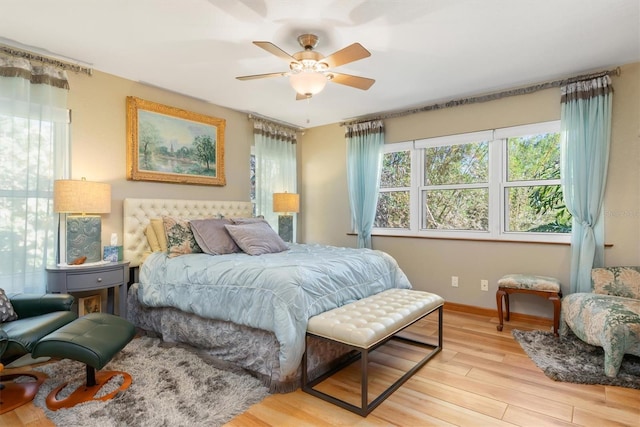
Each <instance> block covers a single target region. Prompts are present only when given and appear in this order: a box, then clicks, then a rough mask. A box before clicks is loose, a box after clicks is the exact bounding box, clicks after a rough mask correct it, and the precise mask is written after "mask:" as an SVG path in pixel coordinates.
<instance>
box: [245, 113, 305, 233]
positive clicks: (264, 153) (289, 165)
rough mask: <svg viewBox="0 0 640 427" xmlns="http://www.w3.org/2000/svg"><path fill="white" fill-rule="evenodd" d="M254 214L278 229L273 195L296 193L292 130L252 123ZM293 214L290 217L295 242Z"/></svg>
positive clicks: (261, 121) (265, 122)
mask: <svg viewBox="0 0 640 427" xmlns="http://www.w3.org/2000/svg"><path fill="white" fill-rule="evenodd" d="M253 136H254V153H255V160H256V165H255V177H256V184H255V185H256V186H255V203H256V215H262V216H264V217H265V219H266V220H267V221H268V222H269V224H270V225H271V227H272V228H273V229H274V230H278V214H277V213H275V212H273V193H284V192H287V193H297V192H298V191H297V190H298V188H297V182H298V181H297V168H296V139H297V135H296V131H295V130H294V129H289V128H285V127H283V126H280V125H277V124H274V123H270V122H267V121H263V120H257V119H254V121H253ZM296 219H297V214H295V213H294V214H293V236H294V240H293V241H294V242H295V236H296V222H297V221H296Z"/></svg>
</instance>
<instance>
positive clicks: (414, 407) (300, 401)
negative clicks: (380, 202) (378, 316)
mask: <svg viewBox="0 0 640 427" xmlns="http://www.w3.org/2000/svg"><path fill="white" fill-rule="evenodd" d="M432 317H433V316H432ZM433 320H435V318H434V319H433ZM433 320H432V319H427V320H425V321H422V322H420V323H419V324H418V325H417V326H416V327H415V328H414V330H413V333H415V334H426V335H432V334H433V333H434V332H435V323H434V322H433ZM496 324H497V318H496V317H495V316H487V315H481V314H469V313H463V312H459V311H456V310H455V309H454V310H452V309H446V310H445V314H444V345H443V347H444V349H443V350H442V352H440V353H439V354H438V355H437V356H436V357H434V358H433V359H432V360H431V361H430V362H429V363H428V364H427V365H426V366H425V367H423V368H422V369H421V370H420V371H418V372H417V373H416V374H415V375H414V376H413V377H412V378H411V379H410V380H409V381H407V382H406V383H405V384H404V385H403V386H402V387H401V388H400V389H399V390H397V391H396V392H395V393H393V394H392V395H391V396H390V397H389V398H388V399H387V400H386V401H385V402H383V403H382V404H381V405H380V406H379V407H378V408H376V409H375V410H374V411H373V412H372V413H371V414H370V415H369V416H368V417H366V418H362V417H360V416H358V415H355V414H353V413H351V412H349V411H346V410H344V409H341V408H339V407H337V406H335V405H332V404H330V403H327V402H324V401H322V400H320V399H318V398H315V397H313V396H311V395H309V394H306V393H303V392H301V391H300V390H298V391H296V392H294V393H288V394H275V395H271V396H269V397H267V398H266V399H264V400H263V401H262V402H260V403H258V404H255V405H253V406H252V407H251V408H249V409H248V410H247V411H246V412H244V413H243V414H241V415H239V416H237V417H236V418H234V419H233V420H231V421H230V422H229V423H228V424H227V425H226V426H227V427H245V426H248V427H262V426H278V427H279V426H296V427H297V426H428V425H435V426H445V425H446V426H453V425H456V426H474V427H475V426H514V425H517V426H536V427H537V426H570V425H582V426H598V427H604V426H633V427H640V390H633V389H628V388H621V387H609V386H599V385H580V384H570V383H561V382H555V381H553V380H550V379H549V378H547V377H546V376H545V375H544V373H543V372H542V371H540V369H538V368H537V367H536V365H535V364H534V363H533V362H532V361H531V360H530V359H529V358H528V357H527V356H526V355H525V353H524V352H523V351H522V349H521V347H520V345H519V344H518V343H517V342H516V341H514V339H513V337H512V335H511V330H512V329H527V330H528V329H545V330H548V329H549V327H550V322H545V321H539V320H538V321H536V320H535V319H521V320H512V321H511V322H506V323H505V327H504V331H503V332H498V331H497V330H496ZM373 355H375V357H374V362H372V364H371V367H370V369H371V374H370V378H371V384H372V385H371V387H370V388H371V389H373V392H375V391H378V390H379V389H381V388H384V383H389V382H390V381H391V378H392V377H394V376H397V375H398V373H399V372H400V371H399V370H398V369H405V368H406V367H407V366H409V365H410V363H411V361H412V360H416V359H415V358H416V357H417V356H418V355H417V354H416V353H415V352H414V351H413V350H412V349H410V348H408V347H407V346H406V345H404V344H402V343H400V342H396V341H392V342H390V343H388V344H387V345H385V346H384V347H382V348H381V349H379V350H377V351H376V352H374V353H373ZM358 380H359V373H358V372H357V370H356V369H355V368H354V369H347V370H345V371H343V372H341V373H339V374H336V376H335V377H334V378H332V379H331V380H328V381H326V382H325V383H326V384H323V385H322V386H323V387H324V388H325V389H327V390H331V392H332V393H336V394H342V395H343V396H345V399H347V400H350V401H352V402H354V403H357V398H358V395H357V393H358V390H359V388H358V387H359V386H358ZM347 396H348V397H347ZM0 425H2V426H51V425H53V424H52V423H50V422H49V420H47V419H46V417H45V416H44V413H43V412H42V410H40V409H39V408H36V407H35V406H33V404H28V405H24V406H23V407H21V408H18V409H16V410H15V411H12V412H9V413H7V414H4V415H2V416H0ZM87 425H91V423H90V421H89V420H88V421H87Z"/></svg>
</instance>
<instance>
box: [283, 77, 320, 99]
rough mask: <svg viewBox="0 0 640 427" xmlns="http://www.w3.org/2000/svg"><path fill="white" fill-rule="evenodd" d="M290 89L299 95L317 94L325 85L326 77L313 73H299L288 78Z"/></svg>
mask: <svg viewBox="0 0 640 427" xmlns="http://www.w3.org/2000/svg"><path fill="white" fill-rule="evenodd" d="M289 83H290V84H291V87H292V88H293V89H294V90H295V91H296V92H297V93H299V94H300V95H306V96H312V95H315V94H318V93H320V92H321V91H322V89H324V87H325V86H326V85H327V77H326V76H325V75H324V74H323V73H318V72H315V71H301V72H299V73H293V74H291V76H289Z"/></svg>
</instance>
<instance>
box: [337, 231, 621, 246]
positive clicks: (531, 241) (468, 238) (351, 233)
mask: <svg viewBox="0 0 640 427" xmlns="http://www.w3.org/2000/svg"><path fill="white" fill-rule="evenodd" d="M357 235H358V233H353V232H349V233H347V236H357ZM371 237H390V238H403V239H426V240H459V241H462V242H489V243H525V244H536V245H560V246H571V243H569V242H541V241H534V240H499V239H472V238H470V237H434V236H416V235H393V234H376V233H373V234H371ZM604 247H605V248H611V247H613V243H605V244H604Z"/></svg>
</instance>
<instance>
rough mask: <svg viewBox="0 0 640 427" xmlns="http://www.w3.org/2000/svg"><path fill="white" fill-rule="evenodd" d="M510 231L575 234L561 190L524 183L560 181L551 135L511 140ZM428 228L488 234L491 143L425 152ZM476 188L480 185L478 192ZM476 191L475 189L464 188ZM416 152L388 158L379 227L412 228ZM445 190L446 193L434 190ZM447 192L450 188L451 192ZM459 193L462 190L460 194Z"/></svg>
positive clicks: (557, 138) (555, 137)
mask: <svg viewBox="0 0 640 427" xmlns="http://www.w3.org/2000/svg"><path fill="white" fill-rule="evenodd" d="M506 143H507V156H508V161H507V172H506V173H507V181H509V182H510V183H515V182H517V181H523V184H522V185H521V186H515V187H514V186H509V187H507V190H506V193H505V197H506V198H507V200H506V203H507V204H508V206H507V208H508V209H507V210H508V215H509V217H508V218H507V231H519V232H544V233H570V232H571V215H570V213H569V211H568V210H567V208H566V206H565V204H564V198H563V194H562V188H561V186H560V185H555V184H554V185H531V183H530V182H528V183H525V182H524V181H540V180H542V181H544V180H558V179H560V135H559V134H557V133H548V134H540V135H532V136H524V137H517V138H509V139H508V140H507V142H506ZM423 153H424V157H423V161H424V177H423V179H424V184H423V185H424V186H427V187H430V188H429V189H428V190H424V191H423V194H422V196H423V200H422V201H423V203H424V206H423V210H424V220H423V225H422V226H423V227H425V228H428V229H445V230H488V222H489V212H488V209H489V196H488V188H487V187H486V186H484V185H482V184H486V183H488V181H489V142H487V141H483V142H476V143H469V144H458V145H447V146H440V147H429V148H426V149H424V151H423ZM474 184H479V185H478V186H475V187H477V188H473V187H474ZM468 185H472V187H467V188H459V187H461V186H465V187H466V186H468ZM410 186H411V151H410V150H405V151H399V152H393V153H387V154H385V156H384V159H383V171H382V175H381V188H383V189H385V188H386V189H393V190H392V191H382V192H381V193H380V197H379V201H378V208H377V212H376V219H375V226H376V227H384V228H408V227H409V223H410V218H409V212H410V202H411V201H410V194H409V191H408V187H410ZM434 186H443V187H442V188H433V187H434ZM447 187H448V188H447ZM457 187H458V188H457Z"/></svg>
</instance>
